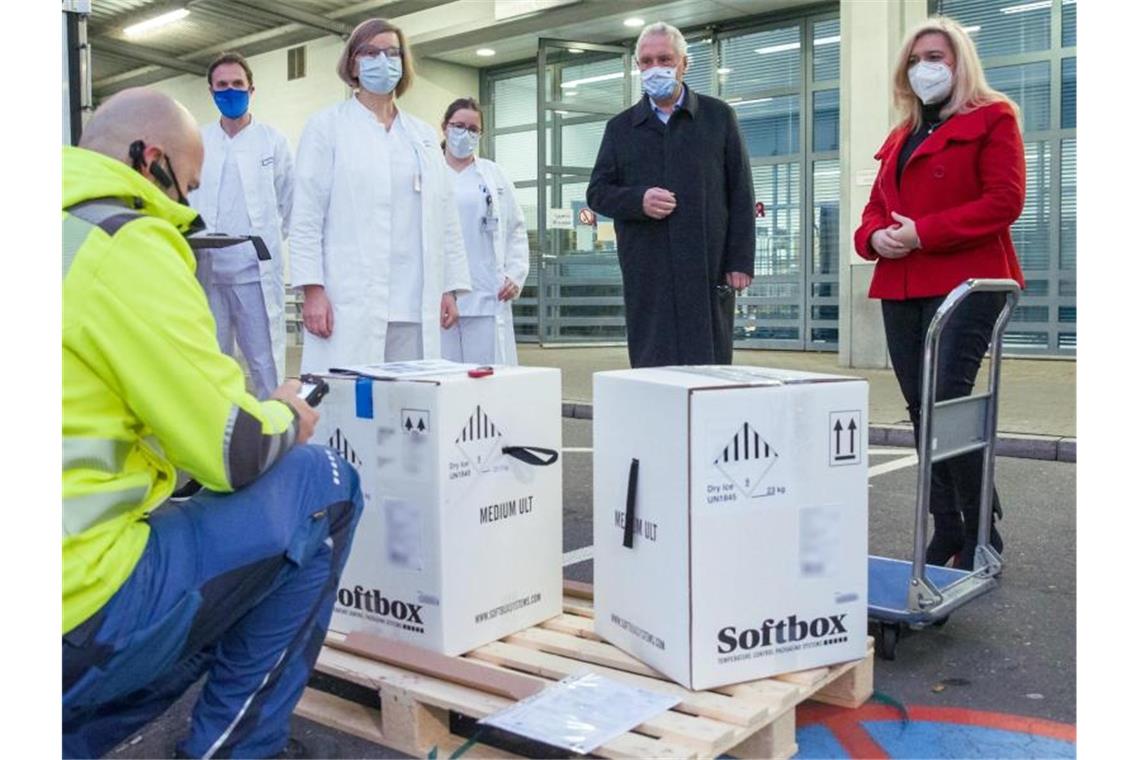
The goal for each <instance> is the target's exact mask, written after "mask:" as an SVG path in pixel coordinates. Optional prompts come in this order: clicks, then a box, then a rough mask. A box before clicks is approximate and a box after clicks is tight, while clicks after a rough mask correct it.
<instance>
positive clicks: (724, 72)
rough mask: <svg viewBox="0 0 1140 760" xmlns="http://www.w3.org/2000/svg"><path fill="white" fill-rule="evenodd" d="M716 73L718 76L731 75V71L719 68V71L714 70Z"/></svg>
mask: <svg viewBox="0 0 1140 760" xmlns="http://www.w3.org/2000/svg"><path fill="white" fill-rule="evenodd" d="M716 73H718V74H731V73H732V69H725V68H720V69H717V70H716Z"/></svg>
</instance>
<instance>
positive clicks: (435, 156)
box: [289, 97, 471, 372]
mask: <svg viewBox="0 0 1140 760" xmlns="http://www.w3.org/2000/svg"><path fill="white" fill-rule="evenodd" d="M400 118H401V119H403V120H404V125H405V127H406V129H407V130H408V132H409V134H410V135H411V137H412V142H413V145H414V146H415V150H416V153H417V156H418V161H419V165H420V168H421V172H422V181H421V183H420V186H421V190H420V192H421V193H422V199H421V203H422V213H421V217H422V231H423V237H422V239H423V246H422V250H421V255H422V257H423V289H422V298H421V301H420V310H421V314H420V317H421V319H420V322H421V325H422V328H423V329H422V330H421V332H422V335H423V356H424V358H425V359H431V358H438V357H439V355H440V346H439V303H440V298H441V297H442V296H443V294H444V293H445V292H447V291H451V290H455V291H466V290H470V287H471V285H470V275H469V273H468V271H467V254H466V252H465V250H464V248H463V237H462V234H461V232H460V229H459V216H458V213H457V211H456V208H455V202H454V199H453V197H452V194H453V190H452V186H453V182H452V179H451V177H449V176H448V174H449V172H450V170H449V169H448V168H447V165H446V163H445V162H444V159H443V156H442V155H441V153H440V150H439V135H438V134H437V133H436V131H435V129H434V128H432V127H431V126H429V125H428V124H427V123H426V122H424V121H422V120H420V119H417V118H415V117H414V116H411V115H410V114H408V112H407V111H403V110H401V111H400ZM376 125H377V122H376V117H375V116H374V115H373V114H372V112H371V111H369V110H368V109H367V108H365V107H364V106H363V105H362V104H361V103H360V102H359V101H358V100H357V99H356V97H351V98H349V99H348V100H346V101H345V102H343V103H339V104H337V105H335V106H332V107H331V108H327V109H325V110H323V111H320V112H318V113H317V114H315V115H314V116H313V117H312V118H310V119H309V121H308V123H307V124H306V125H305V130H304V132H303V133H302V135H301V143H300V145H299V146H298V148H297V186H296V194H295V199H294V203H293V223H292V227H291V229H290V233H289V246H290V254H291V268H292V284H293V286H294V287H298V288H299V287H301V286H304V285H314V284H315V285H323V286H324V288H325V293H326V295H327V296H328V299H329V302H330V303H331V304H332V310H333V331H332V335H331V336H330V337H328V338H320V337H318V336H316V335H313V334H312V333H310V332H308V331H307V330H306V331H305V349H304V353H303V354H302V358H301V367H302V370H303V371H305V372H322V371H324V370H327V369H329V368H330V367H343V366H346V365H352V364H365V363H371V362H378V361H382V360H383V358H384V347H385V341H386V338H387V332H388V321H387V320H388V306H389V303H390V299H389V291H390V288H392V287H400V283H393V282H391V281H390V276H389V275H390V270H391V266H390V265H391V258H392V251H391V250H390V246H389V241H390V236H388V235H384V234H383V233H382V229H389V228H388V227H386V226H385V223H384V222H382V220H381V219H380V217H381V212H379V210H378V206H379V200H378V198H377V193H376V182H375V179H374V177H373V176H372V173H371V171H370V169H371V167H370V166H369V156H368V155H367V153H366V151H367V146H369V145H370V144H371V140H370V130H373V129H375V128H376ZM381 128H382V127H381ZM394 128H395V125H393V129H394ZM393 192H415V191H414V190H413V189H412V188H410V187H408V188H393ZM396 244H398V241H396Z"/></svg>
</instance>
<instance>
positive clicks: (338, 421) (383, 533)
mask: <svg viewBox="0 0 1140 760" xmlns="http://www.w3.org/2000/svg"><path fill="white" fill-rule="evenodd" d="M448 364H449V363H443V362H430V363H429V362H420V363H417V362H406V363H401V364H398V365H372V366H371V367H369V368H368V369H369V371H370V372H374V373H375V374H377V375H381V376H384V375H391V376H395V377H398V378H401V379H395V380H391V381H384V380H378V379H368V378H357V377H345V376H342V375H325V378H326V379H327V380H328V382H329V385H330V390H329V394H328V396H327V397H326V398H325V399H324V401H323V402H322V404H321V406H320V409H319V411H320V413H321V419H320V422H319V424H318V426H317V432H316V435H315V436H314V437H313V440H314V442H320V443H326V444H328V445H330V446H332V447H333V448H335V449H337V450H338V451H340V453H341V454H342V455H343V456H344V457H345V458H346V459H347V460H348V461H349V462H351V463H352V464H353V465H354V466H355V467H356V469H357V470H358V471H359V473H360V475H361V480H362V485H363V491H364V513H363V515H362V516H361V519H360V523H359V525H358V526H357V529H356V537H355V539H354V541H353V546H352V551H351V553H350V555H349V558H348V563H347V565H346V566H345V570H344V574H343V575H342V577H341V581H340V587H339V589H338V594H337V602H336V604H335V606H334V608H333V617H332V622H331V624H330V628H331V629H332V630H335V631H340V632H343V633H349V632H352V631H368V632H371V633H375V634H378V635H381V636H385V637H387V638H391V639H395V640H397V641H401V642H404V643H408V644H414V645H416V646H420V647H423V648H425V649H430V650H432V651H436V652H440V653H443V654H447V655H457V654H461V653H463V652H466V651H469V650H471V649H473V648H475V647H478V646H482V645H483V644H486V643H488V642H490V641H494V640H496V639H499V638H502V637H503V636H506V635H509V634H511V633H514V632H516V631H519V630H521V629H523V628H527V627H529V626H532V625H535V624H537V623H539V622H541V621H543V620H546V619H548V618H550V617H553V616H555V615H557V614H559V613H560V612H561V611H562V461H561V448H562V419H561V411H562V407H561V403H562V402H561V398H562V389H561V385H562V383H561V374H560V373H559V371H558V370H556V369H546V368H535V367H495V373H494V375H492V376H490V377H483V378H470V377H468V376H467V374H466V371H465V369H462V368H460V365H451V366H450V367H448ZM423 367H427V368H429V370H430V369H435V370H441V371H436V372H434V373H431V372H428V373H426V374H425V372H424V371H422V369H419V370H418V369H417V368H423ZM389 368H392V369H393V371H392V372H388V369H389ZM457 368H460V369H459V371H456V369H457ZM358 369H359V368H358ZM516 446H523V447H540V448H542V449H548V450H550V451H552V452H556V453H557V454H558V457H559V458H558V460H557V461H556V462H554V463H553V464H550V465H547V466H536V465H534V464H527V463H525V462H523V461H521V460H520V459H518V458H516V457H515V456H513V455H512V454H510V453H509V451H508V452H504V448H505V447H507V448H509V447H516ZM530 453H531V454H534V453H535V452H533V451H531V452H530ZM520 455H521V456H523V457H524V458H525V457H526V452H520ZM539 458H540V460H541V459H545V458H548V456H547V455H543V454H540V455H539Z"/></svg>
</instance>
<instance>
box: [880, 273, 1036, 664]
mask: <svg viewBox="0 0 1140 760" xmlns="http://www.w3.org/2000/svg"><path fill="white" fill-rule="evenodd" d="M981 292H991V293H994V292H996V293H1005V296H1006V300H1005V307H1004V308H1003V309H1002V311H1001V313H1000V314H999V315H998V318H997V321H996V322H995V323H994V331H993V336H992V338H991V342H990V379H989V388H988V389H987V391H986V392H985V393H981V394H975V395H973V396H966V397H962V398H956V399H950V400H946V401H938V402H935V401H934V389H935V388H936V387H937V386H938V363H937V361H936V359H937V356H938V343H939V339H940V338H941V335H942V329H943V327H945V325H946V324H947V322H948V321H949V319H950V316H951V315H952V314H953V313H954V311H955V310H956V309H957V308H958V307H959V306H961V304H962V302H963V301H965V300H966V299H967V298H968V297H970V295H972V294H974V293H981ZM1020 295H1021V288H1020V287H1019V286H1018V284H1017V283H1016V282H1014V281H1013V280H985V279H976V280H966V281H965V282H964V283H962V284H961V285H959V286H958V287H957V288H955V289H954V290H952V291H951V292H950V294H949V295H948V296H946V300H945V301H943V302H942V305H941V306H940V307H939V308H938V311H937V312H936V313H935V315H934V319H933V320H931V323H930V328H929V329H928V330H927V332H926V341H925V345H924V348H923V373H922V411H921V418H920V424H919V431H918V447H917V448H918V492H917V498H916V499H915V507H914V557H913V559H911V560H903V559H891V558H889V557H876V556H874V555H872V556H871V557H869V558H868V560H869V563H870V564H869V567H868V589H867V595H868V617H869V618H870V619H871V620H873V621H878V622H879V626H878V630H877V632H876V634H877V635H876V637H875V643H876V644H877V648H878V650H879V654H880V655H882V656H883V658H884V659H887V660H893V659H894V658H895V646H896V644H897V643H898V639H899V636H900V634H901V633H902V631H903V629H904V627H905V628H916V629H918V628H925V627H927V626H929V625H941V624H943V623H945V621H946V618H947V616H948V615H949V614H950V613H951V612H953V611H954V610H956V609H958V608H959V607H961V606H962V605H964V604H966V603H967V602H969V601H970V600H971V599H975V598H977V597H979V596H981V595H982V594H985V593H988V592H990V591H992V590H993V589H994V588H996V587H997V583H998V575H999V574H1000V573H1001V568H1002V560H1001V557H1000V556H999V555H998V553H997V551H996V550H995V549H994V548H993V546H992V545H991V544H990V519H991V517H990V515H991V513H992V512H993V482H994V444H995V441H996V438H997V416H998V415H997V412H998V389H999V387H1000V383H1001V346H1002V336H1003V335H1004V333H1005V328H1006V325H1007V324H1008V323H1009V320H1010V317H1011V316H1012V314H1013V310H1014V308H1015V307H1016V306H1017V301H1018V297H1019V296H1020ZM979 450H981V451H984V452H985V454H984V456H983V462H984V464H983V466H982V493H981V505H980V509H979V515H978V544H977V551H976V554H975V555H974V570H973V571H967V570H957V569H954V568H950V567H937V566H935V567H927V565H926V515H927V512H928V508H929V505H930V474H931V466H932V465H933V464H934V463H935V462H941V461H943V460H945V459H950V458H952V457H955V456H959V455H961V454H966V453H969V452H971V451H979Z"/></svg>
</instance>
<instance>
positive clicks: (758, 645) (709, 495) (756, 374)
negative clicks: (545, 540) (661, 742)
mask: <svg viewBox="0 0 1140 760" xmlns="http://www.w3.org/2000/svg"><path fill="white" fill-rule="evenodd" d="M594 404H595V406H594V425H595V441H594V449H595V491H594V492H595V510H596V511H597V510H598V509H600V508H601V506H602V503H605V504H606V505H607V508H610V509H612V506H610V505H612V503H613V502H615V501H618V500H622V499H623V498H624V495H625V494H626V492H627V486H628V476H626V475H623V466H624V465H623V462H628V460H629V459H631V458H637V459H638V460H639V482H638V484H637V501H636V504H635V505H634V512H635V514H637V515H638V517H639V519H641V520H642V521H643V522H646V523H652V524H655V525H668V526H670V531H669V534H668V535H666V532H665V531H664V530H661V529H658V530H657V540H656V541H644V540H643V541H640V542H639V541H635V542H634V545H633V547H632V549H630V548H625V547H623V546H622V543H621V541H620V539H619V540H616V541H615V537H614V535H613V531H612V530H610V529H608V527H607V526H605V525H604V524H603V521H601V520H599V518H598V515H597V512H596V514H595V547H594V551H595V567H594V579H595V581H594V582H595V597H596V604H595V606H596V615H597V630H598V632H599V633H600V634H601V635H602V636H603V637H604V638H606V639H607V640H609V641H611V642H612V643H614V644H615V645H617V646H619V647H621V648H623V649H625V650H626V651H629V652H630V653H631V654H633V655H634V656H637V657H639V658H641V659H643V660H644V661H645V662H647V663H648V664H649V665H651V666H653V667H655V668H657V669H658V670H660V671H661V672H663V673H665V674H666V675H668V676H669V677H671V678H673V679H674V680H676V681H678V682H679V683H682V684H684V685H686V686H689V687H690V688H712V687H715V686H719V685H724V684H728V683H735V682H740V681H746V680H752V679H755V678H762V677H765V676H768V675H773V674H778V673H784V672H789V671H795V670H802V669H804V668H809V667H818V666H821V665H827V664H832V663H835V662H842V661H846V660H853V659H858V658H860V657H862V656H863V654H864V653H865V635H866V584H867V580H866V572H867V553H866V551H867V538H866V537H867V527H866V526H867V480H866V445H867V435H866V430H865V427H864V426H863V425H862V420H863V419H864V418H865V409H866V404H867V386H866V382H865V381H863V380H861V379H852V378H837V377H833V376H826V375H816V374H807V373H789V372H786V371H768V370H763V369H761V368H741V367H723V368H722V367H716V368H683V369H682V368H678V369H676V370H672V369H655V370H632V371H624V372H613V373H599V374H598V375H596V376H595V394H594ZM837 424H838V425H839V426H840V427H841V429H840V430H838V432H837ZM837 452H838V453H837ZM642 477H644V478H645V479H646V480H645V481H642ZM622 503H623V505H624V501H622ZM663 545H668V546H669V551H668V554H665V553H662V552H660V549H661V547H662V546H663ZM622 621H629V622H630V625H623V624H622ZM637 621H641V622H637ZM634 625H636V627H634ZM645 632H648V633H649V634H650V636H651V637H652V638H657V639H660V640H662V641H664V642H665V644H666V646H665V647H663V648H662V647H653V646H647V645H646V637H645V636H644V633H645Z"/></svg>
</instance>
